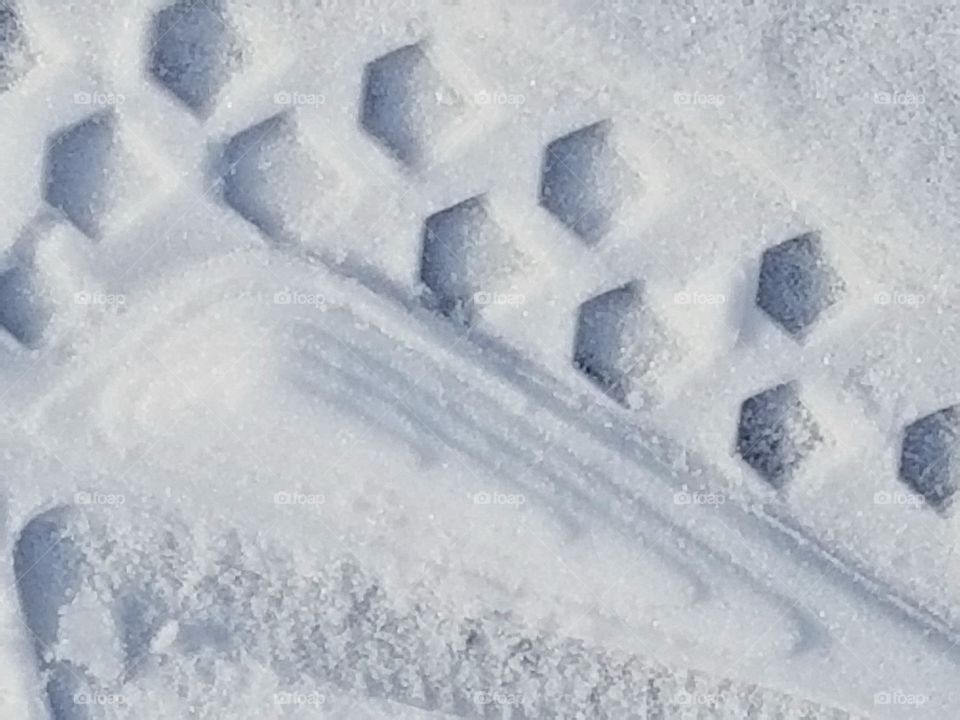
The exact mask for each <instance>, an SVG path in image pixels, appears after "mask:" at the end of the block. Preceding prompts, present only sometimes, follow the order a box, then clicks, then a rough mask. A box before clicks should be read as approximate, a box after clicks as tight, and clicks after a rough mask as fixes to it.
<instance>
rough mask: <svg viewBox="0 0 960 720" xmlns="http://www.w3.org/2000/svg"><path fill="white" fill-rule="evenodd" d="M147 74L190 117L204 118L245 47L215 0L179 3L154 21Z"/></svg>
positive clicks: (228, 79) (240, 64)
mask: <svg viewBox="0 0 960 720" xmlns="http://www.w3.org/2000/svg"><path fill="white" fill-rule="evenodd" d="M150 47H151V48H152V50H151V56H150V59H149V70H150V74H151V75H152V76H153V77H154V78H156V80H157V81H158V82H159V83H160V84H161V85H163V86H164V87H165V88H166V89H167V90H169V91H170V92H171V93H173V95H174V96H176V97H177V98H178V99H179V100H180V101H181V102H182V103H183V104H184V105H186V106H187V107H188V108H189V109H190V110H191V111H192V112H193V113H194V114H196V115H199V116H204V115H207V114H209V113H210V112H211V111H212V109H213V107H214V105H215V104H216V101H217V96H218V95H219V94H220V92H221V91H222V90H223V88H224V86H225V85H226V84H227V83H228V82H229V81H230V78H231V77H232V76H233V75H234V74H235V73H236V72H237V71H238V70H239V69H240V68H241V66H242V65H243V61H244V49H243V45H242V43H241V41H240V38H239V36H238V34H237V32H236V31H235V30H234V28H233V26H232V24H231V23H230V20H229V18H228V17H227V16H226V15H225V13H224V12H223V8H222V3H221V2H218V0H212V1H211V0H179V1H178V2H176V3H175V4H173V5H170V6H168V7H166V8H164V9H163V10H160V11H159V12H158V13H157V14H156V15H155V16H154V19H153V23H152V26H151V37H150Z"/></svg>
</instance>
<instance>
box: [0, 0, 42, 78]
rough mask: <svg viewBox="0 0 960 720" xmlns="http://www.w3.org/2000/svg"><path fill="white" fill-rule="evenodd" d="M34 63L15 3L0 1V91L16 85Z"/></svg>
mask: <svg viewBox="0 0 960 720" xmlns="http://www.w3.org/2000/svg"><path fill="white" fill-rule="evenodd" d="M35 63H36V59H35V57H34V55H33V53H32V52H31V51H30V43H29V41H28V39H27V34H26V31H25V29H24V27H23V20H22V19H21V17H20V14H19V13H18V12H17V8H16V5H14V4H12V3H10V2H3V3H0V92H6V91H7V90H9V89H10V88H12V87H13V86H14V85H16V84H17V83H18V82H19V81H20V80H21V78H23V77H24V76H25V75H26V74H27V73H28V72H30V69H31V68H32V67H33V66H34V64H35Z"/></svg>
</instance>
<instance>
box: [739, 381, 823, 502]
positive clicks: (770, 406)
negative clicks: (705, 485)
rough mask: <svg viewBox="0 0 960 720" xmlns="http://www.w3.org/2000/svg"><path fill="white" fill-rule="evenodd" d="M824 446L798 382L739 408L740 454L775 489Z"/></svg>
mask: <svg viewBox="0 0 960 720" xmlns="http://www.w3.org/2000/svg"><path fill="white" fill-rule="evenodd" d="M822 443H823V435H822V434H821V431H820V427H819V425H818V424H817V422H816V421H815V420H814V418H813V415H812V414H811V413H810V411H809V410H808V409H807V407H806V406H805V405H804V404H803V403H802V402H801V400H800V390H799V386H798V385H797V383H796V382H789V383H784V384H782V385H777V386H776V387H773V388H771V389H769V390H765V391H763V392H761V393H758V394H757V395H754V396H753V397H751V398H748V399H747V400H745V401H744V403H743V405H741V407H740V423H739V428H738V430H737V453H738V454H739V455H740V457H742V458H743V459H744V461H745V462H746V463H747V464H748V465H750V467H752V468H753V469H754V470H756V471H757V473H759V474H760V475H761V476H762V477H763V478H764V479H765V480H766V481H767V482H768V483H770V484H771V485H772V486H774V487H775V488H781V487H783V486H784V484H786V482H787V481H788V480H790V478H791V477H792V476H793V475H794V473H795V472H796V471H797V470H798V469H799V467H800V466H801V465H802V464H803V462H804V461H805V460H806V459H807V458H808V456H810V455H811V454H812V453H813V452H814V451H815V450H816V449H817V447H819V446H820V445H821V444H822Z"/></svg>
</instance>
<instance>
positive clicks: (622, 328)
mask: <svg viewBox="0 0 960 720" xmlns="http://www.w3.org/2000/svg"><path fill="white" fill-rule="evenodd" d="M678 355H679V349H678V348H677V347H676V345H675V344H674V343H673V342H672V341H671V339H670V338H669V337H668V336H667V332H666V330H665V329H664V327H663V326H662V325H661V323H660V321H659V320H658V319H657V318H656V317H655V316H654V315H653V313H652V312H651V311H650V310H649V308H648V307H647V306H646V302H645V300H644V293H643V288H642V285H641V283H639V282H637V281H634V282H629V283H627V284H626V285H623V286H621V287H618V288H614V289H613V290H608V291H607V292H605V293H603V294H601V295H598V296H596V297H594V298H592V299H590V300H588V301H586V302H585V303H583V304H582V305H581V306H580V311H579V314H578V318H577V328H576V333H575V337H574V351H573V364H574V367H576V368H577V369H578V370H580V371H581V372H583V373H584V374H585V375H587V376H588V377H589V378H591V379H592V380H593V381H594V382H596V383H597V384H598V385H599V386H600V387H601V388H602V389H603V391H604V392H606V393H607V394H608V395H609V396H610V397H612V398H613V399H614V400H616V401H617V402H619V403H621V404H623V405H626V406H628V407H635V406H640V405H644V404H647V403H649V402H651V401H653V400H654V399H655V396H656V394H657V388H658V386H659V384H660V380H661V377H662V375H663V373H664V372H665V371H666V370H667V369H668V368H669V367H671V366H672V365H674V364H675V363H676V361H677V360H678Z"/></svg>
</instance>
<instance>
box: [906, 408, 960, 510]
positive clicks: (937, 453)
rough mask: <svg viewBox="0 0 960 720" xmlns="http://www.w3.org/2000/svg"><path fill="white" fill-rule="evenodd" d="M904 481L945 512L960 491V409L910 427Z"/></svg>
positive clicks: (940, 414)
mask: <svg viewBox="0 0 960 720" xmlns="http://www.w3.org/2000/svg"><path fill="white" fill-rule="evenodd" d="M900 478H901V480H903V481H904V482H905V483H906V484H907V485H909V486H910V488H911V489H913V491H914V492H917V493H919V494H920V495H922V496H923V497H924V498H925V499H926V501H927V502H928V503H929V504H930V505H931V506H933V507H934V508H936V509H937V510H939V511H941V512H945V511H947V510H949V509H950V508H951V506H952V505H953V501H954V496H955V495H956V493H957V489H958V487H960V405H952V406H950V407H946V408H943V409H942V410H938V411H936V412H933V413H930V414H929V415H926V416H924V417H922V418H920V419H919V420H916V421H915V422H913V423H911V424H910V425H908V426H907V428H906V430H905V431H904V433H903V447H902V451H901V455H900Z"/></svg>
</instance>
